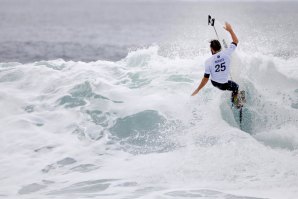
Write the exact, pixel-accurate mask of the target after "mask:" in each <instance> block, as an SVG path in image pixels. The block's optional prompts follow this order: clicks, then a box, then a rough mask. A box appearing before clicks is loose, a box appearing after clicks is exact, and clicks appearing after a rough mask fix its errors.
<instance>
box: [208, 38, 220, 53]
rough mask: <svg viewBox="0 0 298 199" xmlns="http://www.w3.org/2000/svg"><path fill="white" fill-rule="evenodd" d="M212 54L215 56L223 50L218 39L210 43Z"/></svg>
mask: <svg viewBox="0 0 298 199" xmlns="http://www.w3.org/2000/svg"><path fill="white" fill-rule="evenodd" d="M210 48H211V53H212V54H215V53H217V52H219V51H220V50H221V45H220V42H219V41H218V40H216V39H214V40H211V41H210Z"/></svg>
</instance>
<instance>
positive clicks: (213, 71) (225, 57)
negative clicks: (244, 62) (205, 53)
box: [204, 43, 237, 84]
mask: <svg viewBox="0 0 298 199" xmlns="http://www.w3.org/2000/svg"><path fill="white" fill-rule="evenodd" d="M236 47H237V44H235V43H231V44H230V46H229V48H227V49H225V50H223V51H220V52H218V53H216V54H214V55H212V57H210V58H209V59H207V60H206V62H205V75H204V76H205V77H209V75H211V80H212V81H215V82H218V83H221V84H224V83H227V82H228V80H229V79H228V78H229V72H230V62H231V55H232V53H233V52H234V51H235V49H236Z"/></svg>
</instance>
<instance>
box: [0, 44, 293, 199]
mask: <svg viewBox="0 0 298 199" xmlns="http://www.w3.org/2000/svg"><path fill="white" fill-rule="evenodd" d="M208 56H209V55H208V54H206V55H203V56H199V57H196V58H194V59H181V58H179V57H176V58H167V57H163V56H161V55H159V53H158V47H157V46H152V47H150V48H148V49H141V50H137V51H135V52H131V53H129V55H128V56H127V57H126V58H125V59H123V60H121V61H118V62H107V61H97V62H90V63H84V62H72V61H69V62H65V61H63V60H53V61H41V62H36V63H30V64H25V65H22V64H19V63H2V64H1V65H0V67H1V68H0V92H1V93H0V106H1V112H0V118H1V119H0V124H1V133H0V135H1V139H0V157H1V158H0V165H1V166H0V185H1V186H0V196H2V197H3V198H18V197H19V198H88V197H95V198H192V197H193V198H197V197H199V196H200V197H201V198H250V197H256V198H283V199H285V198H289V199H290V198H291V199H292V198H295V197H296V196H297V194H298V186H297V184H298V171H297V168H298V151H297V149H298V134H297V132H298V131H297V130H298V122H297V120H298V73H297V69H296V67H297V59H296V58H290V59H287V60H286V59H281V58H274V57H269V56H264V55H261V54H245V53H243V52H241V50H239V51H238V52H237V55H236V56H235V58H234V63H233V72H234V74H235V73H236V75H237V76H238V77H239V79H240V80H241V81H240V80H239V81H238V82H239V83H240V86H241V87H242V88H243V89H245V90H246V91H247V104H246V106H245V109H244V119H243V120H244V124H243V126H242V129H243V131H242V130H240V128H239V123H238V114H237V112H236V111H234V112H233V111H232V110H231V108H230V104H229V95H230V94H229V93H227V92H222V91H220V90H217V89H215V88H213V87H212V85H211V84H210V83H209V84H207V86H206V87H205V88H204V89H203V90H202V92H200V93H199V94H198V96H196V97H190V94H191V93H192V91H193V90H194V89H195V87H196V86H197V85H198V83H199V81H200V79H201V77H202V74H203V70H204V69H203V68H204V67H203V63H204V60H205V59H206V58H207V57H208ZM236 66H239V67H238V69H237V67H236ZM242 196H243V197H242ZM244 196H245V197H244Z"/></svg>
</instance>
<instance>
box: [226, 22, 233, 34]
mask: <svg viewBox="0 0 298 199" xmlns="http://www.w3.org/2000/svg"><path fill="white" fill-rule="evenodd" d="M224 29H226V30H227V31H228V32H231V31H233V29H232V26H231V24H229V23H228V22H226V23H225V26H224Z"/></svg>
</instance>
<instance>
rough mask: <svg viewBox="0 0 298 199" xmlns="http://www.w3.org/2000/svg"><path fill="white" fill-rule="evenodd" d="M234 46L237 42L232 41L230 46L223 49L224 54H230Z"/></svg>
mask: <svg viewBox="0 0 298 199" xmlns="http://www.w3.org/2000/svg"><path fill="white" fill-rule="evenodd" d="M236 48H237V44H236V43H234V42H232V43H231V44H230V46H229V47H228V48H227V49H225V54H226V55H229V56H230V55H231V54H232V53H233V52H234V51H235V50H236Z"/></svg>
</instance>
